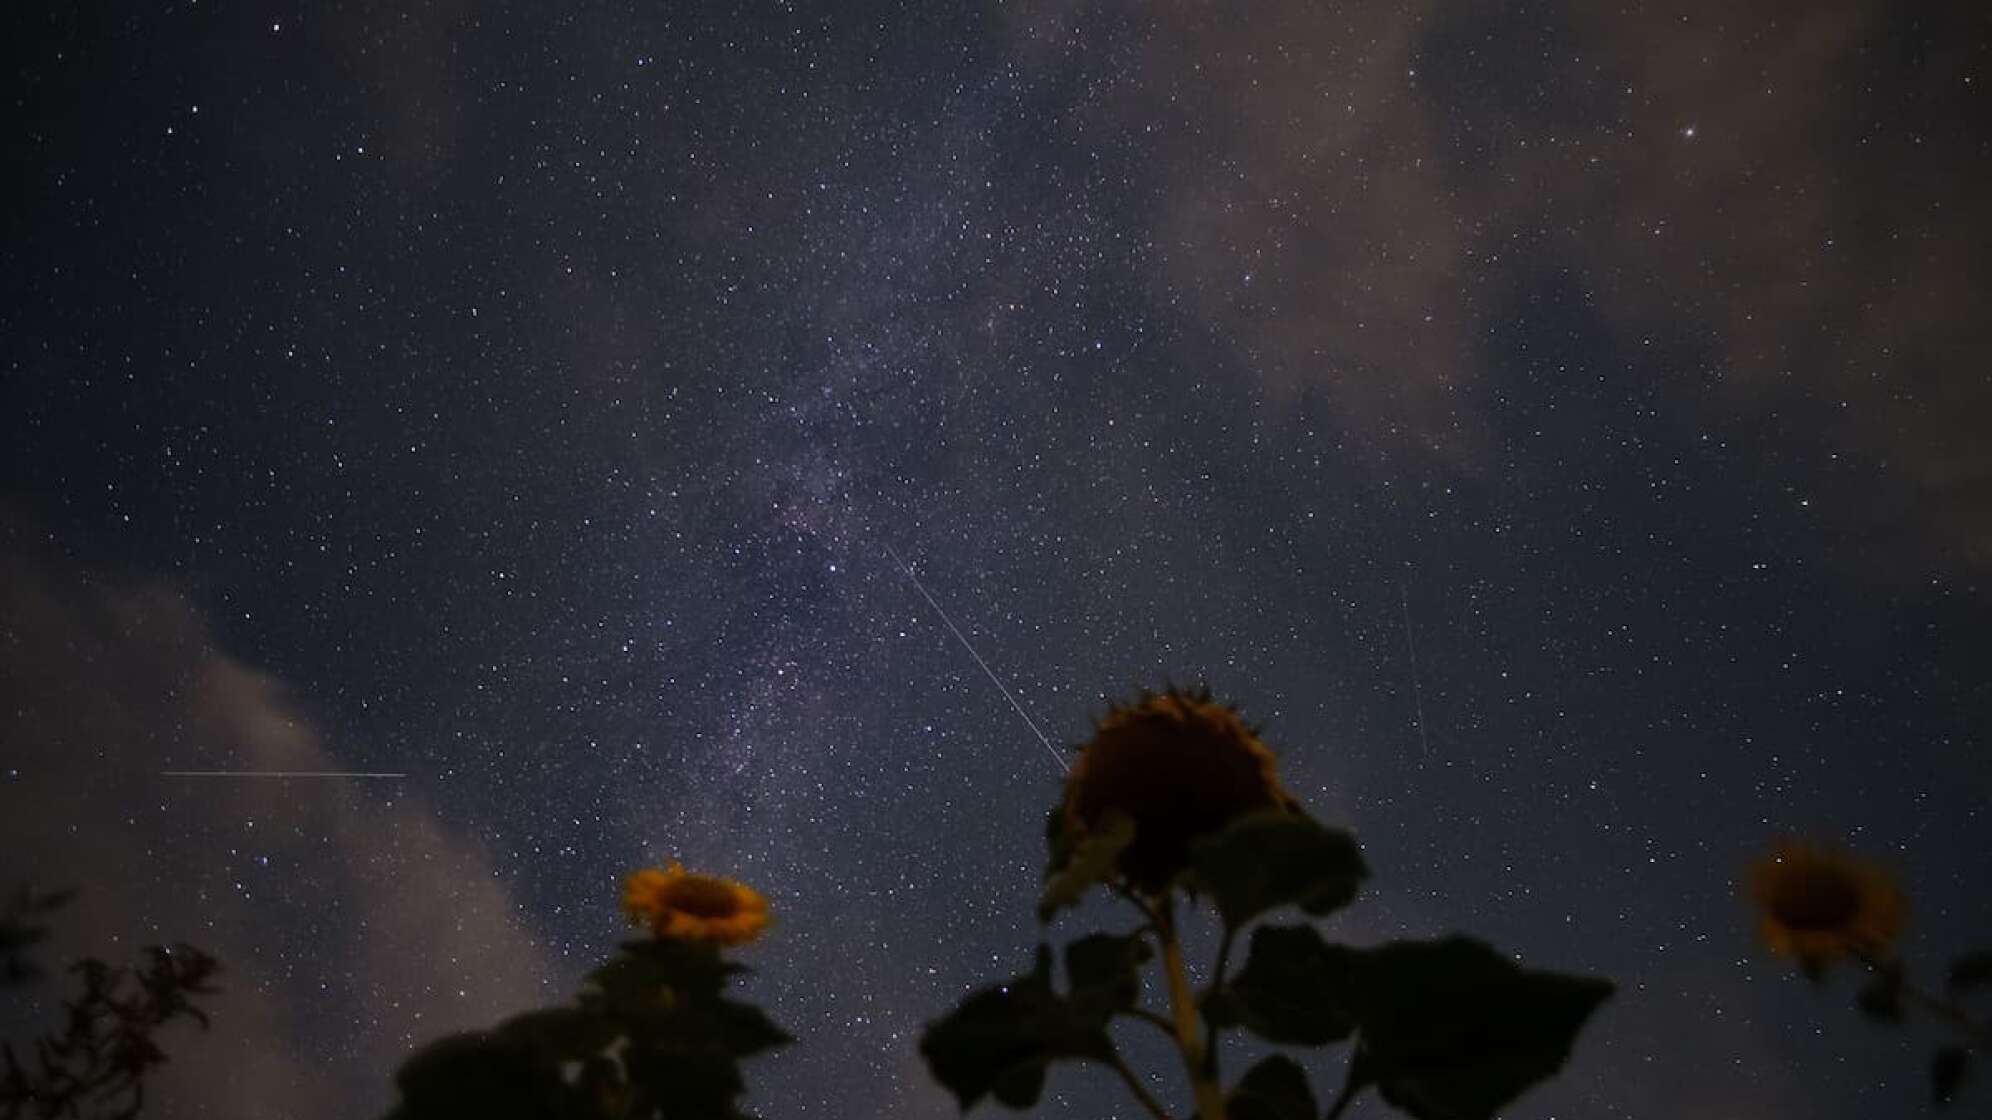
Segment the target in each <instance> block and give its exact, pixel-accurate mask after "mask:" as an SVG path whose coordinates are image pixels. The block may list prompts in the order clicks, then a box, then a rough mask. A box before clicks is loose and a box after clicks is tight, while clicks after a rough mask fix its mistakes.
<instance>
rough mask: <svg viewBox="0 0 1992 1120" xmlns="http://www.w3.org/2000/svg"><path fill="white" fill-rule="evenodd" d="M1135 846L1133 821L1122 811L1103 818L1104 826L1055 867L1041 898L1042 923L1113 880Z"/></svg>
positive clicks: (1039, 901) (1040, 916) (1074, 847)
mask: <svg viewBox="0 0 1992 1120" xmlns="http://www.w3.org/2000/svg"><path fill="white" fill-rule="evenodd" d="M1132 843H1134V820H1133V818H1131V817H1129V816H1128V815H1127V814H1126V813H1121V812H1110V813H1107V814H1106V815H1105V816H1103V817H1101V818H1100V823H1099V824H1098V825H1097V826H1096V827H1094V828H1093V829H1092V831H1090V832H1088V833H1087V834H1086V835H1085V836H1084V837H1083V838H1081V839H1080V840H1079V841H1078V843H1077V844H1075V845H1073V846H1072V848H1071V854H1070V856H1069V857H1068V858H1067V859H1066V860H1065V861H1064V863H1063V864H1062V865H1057V864H1054V866H1053V870H1052V873H1051V879H1050V881H1049V882H1047V883H1045V885H1044V895H1043V897H1041V898H1040V899H1038V908H1037V915H1038V921H1040V922H1048V921H1050V920H1051V919H1052V917H1053V916H1054V915H1056V914H1057V913H1058V912H1059V911H1060V910H1063V909H1065V908H1066V907H1068V906H1077V905H1078V904H1079V900H1080V899H1081V898H1084V897H1085V895H1086V892H1087V891H1088V890H1090V889H1092V887H1093V885H1094V884H1096V883H1105V882H1108V881H1110V880H1111V879H1112V878H1113V876H1114V864H1115V862H1116V861H1118V860H1119V859H1120V855H1121V853H1122V852H1123V851H1126V850H1127V846H1128V845H1129V844H1132ZM1054 847H1055V845H1054Z"/></svg>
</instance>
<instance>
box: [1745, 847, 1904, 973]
mask: <svg viewBox="0 0 1992 1120" xmlns="http://www.w3.org/2000/svg"><path fill="white" fill-rule="evenodd" d="M1750 896H1751V899H1752V901H1754V902H1755V903H1756V905H1757V916H1758V927H1759V929H1760V930H1761V931H1762V933H1763V936H1764V943H1765V944H1766V945H1768V946H1770V950H1771V952H1773V953H1775V954H1777V955H1779V956H1792V957H1796V958H1798V960H1799V962H1800V963H1801V964H1803V965H1805V966H1806V967H1807V968H1820V967H1823V966H1825V965H1827V964H1829V963H1831V962H1833V961H1835V960H1838V959H1839V958H1841V957H1844V956H1847V955H1849V954H1854V953H1860V954H1863V955H1867V956H1879V955H1881V954H1883V953H1885V952H1887V950H1888V947H1889V945H1890V944H1891V943H1892V942H1894V940H1895V938H1896V936H1897V935H1898V934H1900V933H1901V932H1902V923H1903V920H1904V918H1905V917H1906V916H1907V914H1908V909H1909V904H1908V900H1907V899H1906V898H1905V897H1904V896H1903V894H1902V889H1901V888H1900V887H1898V886H1896V884H1895V880H1894V879H1893V878H1891V877H1890V876H1889V874H1888V872H1886V871H1884V870H1882V869H1881V868H1880V867H1879V866H1877V865H1875V864H1873V863H1870V862H1868V861H1867V860H1863V859H1858V858H1856V857H1854V856H1851V855H1848V854H1846V853H1844V852H1840V851H1836V850H1831V849H1826V848H1819V847H1814V846H1812V845H1809V844H1802V843H1798V842H1795V841H1786V842H1784V843H1781V844H1779V845H1778V846H1777V849H1776V850H1775V851H1773V852H1772V853H1771V854H1770V855H1768V856H1765V857H1764V858H1762V859H1760V860H1758V861H1757V862H1756V863H1754V864H1752V865H1751V867H1750Z"/></svg>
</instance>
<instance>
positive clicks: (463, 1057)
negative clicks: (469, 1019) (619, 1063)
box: [388, 1031, 588, 1120]
mask: <svg viewBox="0 0 1992 1120" xmlns="http://www.w3.org/2000/svg"><path fill="white" fill-rule="evenodd" d="M394 1082H395V1086H396V1088H398V1089H399V1090H400V1093H401V1100H400V1103H399V1104H397V1105H396V1107H395V1109H394V1111H392V1112H390V1113H389V1114H388V1120H448V1118H451V1117H458V1116H477V1117H482V1118H488V1120H554V1118H569V1117H572V1118H575V1120H579V1118H580V1117H583V1116H586V1115H587V1114H588V1113H587V1111H586V1109H585V1102H583V1101H581V1100H579V1099H577V1095H576V1094H575V1092H574V1091H573V1090H572V1089H571V1088H570V1087H568V1086H567V1085H566V1084H564V1083H563V1082H562V1081H561V1079H560V1075H559V1067H558V1066H556V1065H554V1064H552V1063H548V1062H543V1061H539V1060H537V1059H536V1057H535V1055H534V1054H533V1052H532V1050H531V1048H530V1047H529V1046H527V1045H526V1044H525V1043H523V1042H520V1041H518V1040H514V1039H509V1038H505V1037H502V1036H500V1035H498V1034H496V1033H493V1032H489V1031H474V1032H470V1033H467V1034H455V1035H449V1036H447V1037H445V1038H440V1039H437V1040H436V1041H435V1042H432V1043H430V1044H429V1045H427V1046H424V1047H423V1048H422V1049H420V1050H418V1051H416V1052H415V1053H414V1054H413V1055H412V1056H410V1057H409V1059H408V1060H407V1061H405V1062H403V1063H402V1064H401V1068H400V1069H398V1070H396V1071H395V1074H394Z"/></svg>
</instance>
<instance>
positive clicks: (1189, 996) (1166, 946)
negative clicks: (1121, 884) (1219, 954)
mask: <svg viewBox="0 0 1992 1120" xmlns="http://www.w3.org/2000/svg"><path fill="white" fill-rule="evenodd" d="M1155 923H1156V927H1157V928H1158V929H1160V930H1161V931H1162V969H1163V971H1164V972H1165V973H1167V974H1168V977H1169V1010H1170V1011H1171V1012H1173V1013H1174V1016H1175V1020H1176V1049H1177V1050H1179V1051H1181V1052H1182V1055H1183V1071H1184V1072H1185V1073H1187V1074H1189V1076H1190V1089H1191V1091H1192V1092H1193V1093H1194V1094H1195V1095H1196V1101H1197V1115H1198V1116H1199V1117H1200V1118H1201V1120H1224V1094H1223V1093H1221V1092H1219V1091H1218V1087H1217V1079H1216V1078H1215V1077H1212V1076H1211V1075H1210V1074H1209V1073H1207V1072H1205V1065H1204V1062H1205V1054H1206V1053H1207V1051H1206V1050H1205V1044H1206V1040H1205V1039H1204V1037H1203V1033H1202V1031H1201V1030H1200V1028H1199V1025H1198V1019H1199V1016H1198V1015H1197V998H1196V995H1195V993H1193V992H1192V991H1191V990H1190V974H1189V971H1188V970H1187V969H1185V968H1184V967H1183V942H1182V939H1181V938H1179V937H1177V936H1176V916H1175V907H1174V905H1173V903H1172V902H1171V901H1170V900H1169V899H1168V898H1167V897H1164V898H1162V899H1161V900H1159V902H1158V903H1157V905H1156V907H1155Z"/></svg>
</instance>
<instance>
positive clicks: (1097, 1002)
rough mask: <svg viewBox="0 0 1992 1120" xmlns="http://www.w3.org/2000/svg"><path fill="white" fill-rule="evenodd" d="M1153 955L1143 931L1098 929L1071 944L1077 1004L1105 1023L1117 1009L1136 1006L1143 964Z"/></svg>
mask: <svg viewBox="0 0 1992 1120" xmlns="http://www.w3.org/2000/svg"><path fill="white" fill-rule="evenodd" d="M1152 955H1153V951H1152V950H1151V949H1150V948H1149V947H1148V942H1147V941H1146V940H1144V939H1143V938H1142V937H1141V935H1140V934H1129V935H1127V936H1126V937H1118V936H1115V935H1114V934H1111V933H1094V934H1088V935H1087V936H1085V937H1082V938H1080V939H1079V940H1077V941H1074V942H1073V943H1072V944H1070V945H1067V946H1066V947H1065V975H1066V977H1067V978H1068V980H1069V981H1070V982H1071V984H1072V1006H1073V1008H1074V1009H1076V1010H1077V1011H1078V1012H1079V1013H1080V1014H1081V1015H1084V1016H1086V1017H1087V1018H1089V1019H1090V1018H1097V1019H1098V1021H1099V1022H1101V1023H1105V1022H1106V1021H1107V1019H1108V1018H1109V1017H1111V1016H1112V1015H1113V1014H1114V1013H1115V1012H1118V1011H1125V1010H1127V1009H1128V1008H1130V1007H1133V1006H1134V1002H1135V1000H1137V999H1139V998H1140V996H1141V966H1142V965H1143V964H1144V963H1146V962H1147V961H1148V958H1149V957H1150V956H1152Z"/></svg>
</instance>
